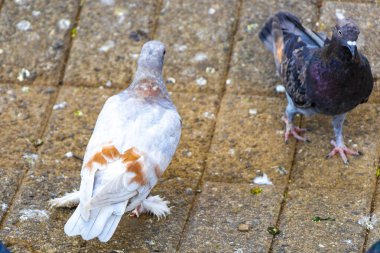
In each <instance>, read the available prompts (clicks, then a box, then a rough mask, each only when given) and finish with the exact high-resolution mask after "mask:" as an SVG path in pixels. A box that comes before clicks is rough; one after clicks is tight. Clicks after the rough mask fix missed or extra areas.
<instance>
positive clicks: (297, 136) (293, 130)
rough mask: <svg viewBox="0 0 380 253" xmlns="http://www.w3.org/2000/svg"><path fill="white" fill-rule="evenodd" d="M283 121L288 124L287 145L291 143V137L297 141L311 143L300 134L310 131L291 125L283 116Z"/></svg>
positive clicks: (286, 132)
mask: <svg viewBox="0 0 380 253" xmlns="http://www.w3.org/2000/svg"><path fill="white" fill-rule="evenodd" d="M281 119H282V121H284V122H285V124H286V131H285V143H288V142H289V137H290V136H291V135H292V136H293V137H294V138H295V139H296V140H299V141H304V142H310V140H309V139H308V138H306V137H303V136H301V135H300V133H304V132H306V131H308V129H306V128H300V127H295V126H293V125H292V124H290V123H289V121H288V119H287V118H286V117H285V116H283V117H282V118H281Z"/></svg>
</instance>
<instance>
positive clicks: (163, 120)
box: [50, 41, 182, 242]
mask: <svg viewBox="0 0 380 253" xmlns="http://www.w3.org/2000/svg"><path fill="white" fill-rule="evenodd" d="M164 55H165V46H164V44H162V43H161V42H159V41H149V42H147V43H145V44H144V46H143V48H142V50H141V54H140V57H139V60H138V67H137V72H136V74H135V77H134V80H133V82H132V84H131V85H130V86H129V87H128V88H127V89H126V90H124V91H123V92H121V93H119V94H117V95H115V96H112V97H110V98H109V99H108V100H107V101H106V103H105V105H104V107H103V109H102V111H101V112H100V114H99V117H98V119H97V122H96V125H95V129H94V132H93V134H92V136H91V139H90V141H89V143H88V146H87V149H86V153H85V156H84V159H83V166H82V170H81V179H82V180H81V185H80V190H79V191H75V192H73V193H68V194H66V195H65V196H63V197H61V198H57V199H53V200H51V201H50V204H51V206H53V207H72V206H75V205H77V204H79V205H78V207H77V208H76V210H75V212H74V214H73V215H72V216H71V217H70V219H69V220H68V221H67V223H66V225H65V233H66V234H67V235H69V236H75V235H81V236H82V238H83V239H85V240H91V239H93V238H95V237H98V238H99V240H100V241H102V242H107V241H108V240H109V239H110V238H111V237H112V235H113V233H114V232H115V230H116V227H117V225H118V223H119V222H120V219H121V217H122V215H123V214H124V213H125V212H132V214H134V215H136V216H139V214H141V213H144V212H150V213H152V214H154V215H156V216H157V217H158V218H161V217H165V216H166V215H168V214H169V213H170V209H169V208H168V205H167V204H168V203H169V202H168V201H165V200H163V199H162V198H161V197H160V196H149V193H150V191H151V190H152V188H153V187H154V186H155V185H156V183H157V181H158V179H159V178H160V176H161V175H162V174H163V173H164V171H165V169H166V168H167V167H168V165H169V163H170V161H171V159H172V157H173V155H174V152H175V150H176V148H177V145H178V142H179V139H180V136H181V125H182V123H181V118H180V116H179V114H178V112H177V110H176V107H175V106H174V104H173V102H172V101H171V100H170V97H169V94H168V91H167V90H166V87H165V84H164V82H163V78H162V68H163V62H164ZM148 196H149V197H148Z"/></svg>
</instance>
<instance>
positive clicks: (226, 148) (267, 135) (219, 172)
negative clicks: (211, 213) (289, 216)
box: [206, 94, 295, 186]
mask: <svg viewBox="0 0 380 253" xmlns="http://www.w3.org/2000/svg"><path fill="white" fill-rule="evenodd" d="M285 106H286V102H285V100H283V99H280V98H272V97H261V96H249V95H232V94H228V95H226V96H225V97H224V98H223V100H222V102H221V108H220V111H219V117H218V120H217V124H216V130H215V134H214V137H213V141H212V144H211V148H210V152H209V154H208V157H207V168H206V180H209V181H223V182H245V183H248V182H251V180H252V179H253V178H255V177H256V176H257V175H259V174H260V173H262V172H264V173H266V174H267V175H268V176H269V178H270V180H272V182H273V183H274V184H275V185H282V186H285V183H286V182H287V179H288V177H287V176H286V174H284V173H281V172H280V171H278V168H279V167H282V168H284V169H285V170H286V171H287V172H289V171H290V167H291V164H292V160H293V152H294V148H295V141H294V140H291V141H290V142H289V144H285V142H284V129H285V125H284V123H283V122H282V121H281V117H282V115H283V111H284V109H285Z"/></svg>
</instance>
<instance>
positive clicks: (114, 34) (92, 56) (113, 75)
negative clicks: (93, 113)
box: [64, 0, 158, 88]
mask: <svg viewBox="0 0 380 253" xmlns="http://www.w3.org/2000/svg"><path fill="white" fill-rule="evenodd" d="M157 4H158V1H154V0H143V1H141V0H133V1H122V0H117V1H98V0H97V1H86V2H85V4H84V6H83V9H82V11H81V19H80V23H79V27H78V29H77V33H76V38H75V40H74V42H73V46H72V49H71V54H70V58H69V61H68V65H67V69H66V75H65V78H64V83H65V84H71V85H86V86H95V87H98V86H100V85H103V86H104V85H105V84H106V83H107V82H108V81H110V82H111V83H112V85H113V86H114V87H124V88H125V87H127V85H128V84H129V82H130V81H131V80H132V75H133V73H134V71H135V68H136V61H137V57H138V54H139V53H140V50H141V46H142V45H143V44H144V42H146V41H147V40H148V38H149V34H150V33H151V32H152V26H153V25H154V14H155V9H156V8H157Z"/></svg>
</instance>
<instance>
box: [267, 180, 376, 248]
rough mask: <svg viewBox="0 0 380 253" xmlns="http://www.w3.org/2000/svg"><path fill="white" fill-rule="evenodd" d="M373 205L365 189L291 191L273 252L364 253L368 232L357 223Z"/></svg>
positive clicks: (301, 189)
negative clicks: (318, 218)
mask: <svg viewBox="0 0 380 253" xmlns="http://www.w3.org/2000/svg"><path fill="white" fill-rule="evenodd" d="M370 205H371V194H368V192H367V191H363V190H362V189H351V188H347V189H325V188H314V187H313V188H296V189H292V190H290V191H289V192H288V194H287V199H286V206H285V208H284V211H283V213H282V214H281V221H280V227H279V228H280V230H281V233H280V234H279V235H278V236H276V238H275V240H274V246H273V252H281V253H285V252H361V248H362V246H363V243H364V236H365V230H364V228H363V227H362V226H361V225H359V224H358V221H359V220H360V219H361V218H362V217H363V216H365V215H368V213H369V210H370ZM317 217H320V218H322V219H326V218H331V219H335V220H334V221H332V220H325V221H323V220H322V221H319V222H316V221H313V219H316V218H317Z"/></svg>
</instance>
